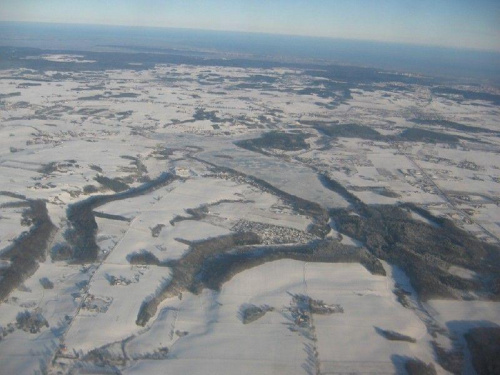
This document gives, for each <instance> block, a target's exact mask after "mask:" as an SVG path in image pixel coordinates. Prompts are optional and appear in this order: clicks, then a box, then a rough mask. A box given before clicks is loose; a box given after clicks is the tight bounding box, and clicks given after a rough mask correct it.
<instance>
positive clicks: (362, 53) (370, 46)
mask: <svg viewBox="0 0 500 375" xmlns="http://www.w3.org/2000/svg"><path fill="white" fill-rule="evenodd" d="M0 45H3V46H14V47H34V48H40V49H43V50H73V51H78V50H80V51H85V50H88V51H103V50H105V49H106V47H109V46H110V45H114V46H120V47H122V48H123V47H141V48H142V52H146V50H145V49H144V48H149V49H171V48H173V49H178V50H189V49H191V50H197V51H205V52H206V51H212V52H219V53H230V54H241V55H242V56H246V55H248V56H254V57H263V58H268V57H273V58H285V59H290V58H291V59H297V58H299V59H315V60H324V61H328V62H331V63H336V64H339V63H340V64H348V65H356V66H367V67H374V68H378V69H389V70H395V71H400V72H409V73H420V74H430V75H438V76H454V77H464V78H466V77H478V78H488V79H490V80H493V81H496V80H498V77H499V76H500V53H498V52H491V51H477V50H471V49H457V48H451V47H449V48H444V47H436V46H421V45H413V44H404V43H394V42H377V41H362V40H348V39H339V38H335V39H334V38H323V37H310V36H297V35H279V34H263V33H250V32H240V31H215V30H200V29H183V28H157V27H142V26H139V27H132V26H112V25H106V26H104V25H87V24H64V23H31V22H2V21H0ZM150 52H151V51H150ZM157 52H158V51H157Z"/></svg>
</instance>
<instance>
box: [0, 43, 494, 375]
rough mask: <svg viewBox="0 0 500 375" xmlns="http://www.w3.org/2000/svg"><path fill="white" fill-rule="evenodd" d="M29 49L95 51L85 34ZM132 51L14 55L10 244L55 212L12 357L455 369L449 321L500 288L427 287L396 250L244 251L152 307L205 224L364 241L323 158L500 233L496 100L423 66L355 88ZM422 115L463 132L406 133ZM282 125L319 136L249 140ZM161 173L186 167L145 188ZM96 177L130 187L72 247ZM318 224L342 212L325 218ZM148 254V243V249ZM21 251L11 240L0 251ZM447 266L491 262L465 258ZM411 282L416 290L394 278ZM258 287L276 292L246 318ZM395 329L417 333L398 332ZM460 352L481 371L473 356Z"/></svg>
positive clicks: (367, 199)
mask: <svg viewBox="0 0 500 375" xmlns="http://www.w3.org/2000/svg"><path fill="white" fill-rule="evenodd" d="M28 59H30V60H31V59H38V60H43V61H46V62H51V63H52V62H55V63H57V64H59V63H60V64H70V63H73V64H74V63H76V64H77V65H78V66H83V67H85V66H90V65H94V64H97V63H98V62H97V61H95V60H89V59H87V58H86V57H85V56H84V55H80V54H59V53H58V54H42V55H40V56H30V57H28ZM130 64H134V65H130V66H129V67H128V68H127V69H110V70H99V69H95V70H92V71H90V70H89V71H86V70H83V69H85V68H78V69H76V68H75V69H74V71H64V72H59V71H57V70H53V71H52V70H46V71H35V70H27V69H10V70H3V71H0V78H1V79H0V176H1V178H0V255H2V256H4V254H8V251H9V249H10V248H11V247H12V246H13V245H15V244H16V241H18V240H20V239H22V238H23V236H26V235H27V234H28V232H29V231H32V230H33V229H34V228H35V229H36V225H37V223H36V222H31V221H30V217H29V215H28V213H27V211H26V210H27V208H26V207H27V206H28V202H32V201H36V200H41V201H43V202H44V204H45V205H46V208H47V213H48V217H49V218H50V221H51V222H52V223H53V224H54V226H55V229H54V233H52V234H51V235H50V236H49V238H48V240H47V244H46V247H47V249H46V251H45V253H46V257H45V259H39V260H38V261H37V266H36V267H35V268H34V269H33V270H32V271H30V274H29V275H26V277H25V278H24V279H23V280H22V281H21V282H20V283H19V284H18V285H16V286H15V288H13V290H12V291H11V292H10V293H8V295H7V297H6V298H5V299H4V300H3V301H2V302H1V303H0V336H1V340H0V373H6V374H7V373H9V374H10V373H19V374H24V373H26V374H29V373H49V374H59V373H63V374H64V373H99V371H101V373H102V372H104V371H114V372H115V373H118V372H121V373H124V374H167V373H168V374H337V373H339V374H340V373H344V374H345V373H349V374H351V373H356V374H357V373H388V374H393V373H404V364H405V362H406V361H407V360H408V359H414V358H418V359H419V360H421V361H423V362H425V363H426V364H430V363H432V364H433V365H434V367H435V369H436V371H437V373H440V374H441V373H442V374H445V373H447V372H446V370H445V369H444V368H443V367H442V364H441V363H440V362H439V359H438V358H437V356H436V353H435V351H434V348H433V343H432V342H433V341H434V340H438V341H439V344H440V345H442V346H446V347H452V346H453V343H454V342H457V340H458V341H460V340H459V339H457V340H456V337H455V336H457V337H461V335H463V334H464V333H465V332H466V331H467V330H469V329H470V328H472V327H476V326H492V327H494V326H497V325H499V324H500V320H499V316H500V310H499V306H500V305H499V303H498V302H491V301H484V300H479V301H465V300H457V301H443V300H430V301H427V303H426V304H421V303H420V301H419V299H418V296H417V295H416V292H415V291H414V290H413V289H412V286H411V285H410V282H409V279H408V278H407V276H406V275H405V274H404V272H403V271H402V270H401V269H399V268H397V267H395V266H394V265H391V264H387V263H384V267H385V269H386V271H387V275H386V276H381V275H375V274H371V273H370V272H368V271H367V269H366V268H365V267H363V266H362V265H361V264H358V263H322V262H317V263H311V262H303V261H297V260H291V259H281V260H273V261H269V262H267V263H266V262H263V264H259V265H258V266H255V267H250V268H248V269H245V270H239V272H237V273H236V274H235V275H232V278H230V280H229V281H227V282H226V283H224V284H223V285H222V287H221V289H220V290H211V289H207V288H205V289H203V290H202V291H201V292H200V293H199V294H193V293H191V292H189V291H186V292H183V293H182V294H180V295H179V297H171V298H166V299H164V300H162V301H161V303H160V304H159V306H158V310H157V311H156V313H155V314H154V316H153V317H152V319H150V320H149V321H148V322H147V324H146V325H145V326H140V325H138V324H137V323H136V320H137V319H138V313H139V311H140V310H141V308H142V306H143V305H144V304H145V303H146V302H148V301H149V300H151V299H153V298H155V297H157V296H158V295H160V294H161V291H162V290H163V289H164V288H165V286H167V285H169V283H170V282H171V281H172V278H173V277H174V276H173V274H174V273H173V271H172V270H173V269H174V266H175V265H176V264H178V263H176V262H180V261H182V260H183V259H185V257H186V256H187V255H188V254H189V253H190V251H192V249H193V246H194V245H196V244H199V243H202V244H203V243H204V242H203V241H206V240H207V239H214V238H215V239H217V238H220V237H223V236H228V235H230V234H234V233H235V232H244V231H245V232H248V231H250V232H256V233H257V234H258V235H259V236H260V238H261V240H262V244H263V245H262V246H267V245H269V244H271V245H277V244H279V245H282V246H289V245H297V244H301V245H303V244H307V243H314V241H319V240H321V239H322V238H323V237H324V238H327V239H330V240H332V241H334V240H335V238H338V239H339V240H340V242H341V243H342V244H344V245H353V246H357V247H363V246H365V244H364V243H362V242H361V241H359V240H356V239H354V238H351V237H349V236H347V235H345V234H342V233H339V232H337V231H336V225H335V223H334V222H333V220H332V219H331V218H330V217H329V216H328V215H329V211H328V210H336V209H339V210H340V209H349V208H350V207H351V206H352V198H350V197H349V196H347V195H346V194H342V192H339V191H334V190H335V189H332V188H331V187H329V186H328V185H327V184H325V182H324V180H322V179H321V177H322V176H328V177H329V178H330V179H332V180H334V181H337V182H339V183H340V184H341V186H343V187H345V189H346V190H347V191H348V193H349V194H352V195H353V196H354V197H357V198H359V199H360V201H362V202H364V203H366V204H368V205H379V204H389V205H397V204H400V203H414V204H416V205H417V206H418V207H420V208H424V209H426V210H428V211H429V212H430V213H431V214H433V215H435V216H438V217H444V218H448V219H450V220H451V221H452V222H453V223H454V224H455V225H457V226H458V227H460V228H462V229H464V230H466V231H467V233H472V234H473V235H474V236H476V237H477V238H480V239H482V240H484V241H487V242H489V243H497V244H498V241H499V238H500V210H499V209H498V206H499V204H500V188H499V187H500V168H499V166H500V153H499V151H500V137H499V132H500V128H498V118H499V116H500V110H499V108H498V106H496V105H493V104H490V103H489V102H486V101H482V100H465V99H464V100H461V101H458V100H453V98H450V97H446V96H442V95H435V94H433V91H432V87H431V86H425V85H422V86H421V85H419V84H404V83H398V85H400V86H401V89H398V90H396V89H393V88H394V84H393V83H391V82H385V83H377V84H375V83H371V84H368V83H367V84H359V85H358V86H357V87H356V88H355V89H354V88H351V90H350V97H348V98H343V97H341V95H343V94H342V93H343V88H339V89H332V92H333V93H334V94H332V93H330V96H329V95H323V94H322V93H320V94H321V95H320V94H318V93H317V92H315V91H314V90H317V89H318V87H323V88H324V87H326V86H321V85H318V82H322V80H323V81H324V82H325V84H326V82H329V79H327V78H321V77H313V76H310V75H308V73H306V72H305V71H304V70H302V69H292V68H290V69H288V68H280V67H276V68H264V67H262V68H257V67H248V68H241V67H231V66H217V65H213V66H202V65H200V66H197V65H187V64H158V65H156V66H155V67H154V68H151V69H139V67H140V66H141V65H140V64H141V63H136V62H131V63H130ZM135 68H137V70H136V69H135ZM88 69H90V68H88ZM263 82H264V83H263ZM332 82H333V80H332ZM332 82H330V83H331V84H332V85H333V83H332ZM385 85H387V87H386V86H385ZM391 87H392V88H391ZM306 89H311V90H312V92H311V93H308V92H307V90H306ZM302 90H305V92H302ZM415 119H434V120H436V119H437V120H443V119H445V120H447V121H451V122H456V123H460V124H462V123H463V124H467V125H468V126H470V127H472V128H473V129H475V128H478V129H479V128H480V129H482V130H479V131H477V132H473V133H472V132H470V129H469V132H468V131H465V130H460V129H459V128H457V129H450V128H446V127H445V126H441V125H440V126H441V128H439V126H434V125H428V124H427V125H425V124H424V125H422V124H418V123H417V122H415ZM312 123H314V124H315V123H320V124H328V125H338V124H359V125H363V126H366V127H368V128H370V129H372V130H375V131H377V132H378V133H379V135H380V137H376V139H370V137H363V136H356V135H345V134H344V135H341V136H338V137H336V136H331V137H330V136H326V135H325V134H323V133H322V132H321V131H320V130H318V128H317V127H316V126H315V125H311V124H312ZM415 128H419V129H425V130H432V131H438V130H440V131H443V132H445V133H446V134H448V135H450V136H455V137H459V138H457V139H458V140H457V141H456V142H455V141H453V142H428V141H426V140H422V139H421V140H416V141H409V140H407V139H405V138H404V137H402V136H401V134H403V133H404V131H405V130H408V129H415ZM268 132H277V133H287V134H288V135H296V134H297V133H300V134H302V135H305V140H304V144H301V143H300V142H299V143H298V144H299V146H298V147H296V148H294V146H295V145H293V144H285V145H283V144H279V142H278V144H275V145H271V146H267V147H266V146H263V147H262V148H261V149H254V150H250V149H248V148H243V147H240V146H241V143H238V142H240V141H242V140H249V139H256V138H259V137H260V136H261V135H262V134H265V133H268ZM163 173H170V174H171V175H172V176H175V180H173V181H170V182H169V183H165V184H162V185H160V186H154V187H153V188H151V189H149V190H148V189H146V190H144V191H141V193H140V194H135V195H134V194H133V192H134V188H138V187H139V188H140V187H144V186H147V185H148V184H149V183H150V182H151V181H153V182H154V181H155V180H156V179H157V178H159V177H160V176H162V174H163ZM121 191H125V194H128V193H130V192H132V194H130V195H129V196H120V195H119V194H120V192H121ZM115 194H116V195H115ZM101 196H112V197H114V198H116V199H115V200H109V201H106V202H104V203H102V204H98V205H96V206H93V207H91V209H90V211H89V212H93V214H92V215H93V217H92V220H95V225H96V227H95V231H94V232H92V236H91V237H92V239H95V243H96V245H97V255H96V257H95V259H93V260H92V261H89V262H83V263H80V262H75V261H74V260H73V259H71V257H69V258H62V259H61V258H58V257H57V254H59V253H58V252H61V253H62V254H63V255H64V251H66V250H65V249H68V248H71V249H72V250H74V247H76V245H74V243H73V242H71V241H72V237H71V236H72V235H74V231H75V223H74V222H72V221H71V218H70V217H69V216H68V207H74V206H72V205H75V204H76V203H80V204H81V203H82V202H87V201H86V200H87V199H92V197H101ZM97 199H100V198H97ZM411 215H412V217H413V218H414V219H415V220H419V221H420V222H422V223H425V224H427V225H430V226H433V225H436V223H434V222H432V220H430V219H428V218H426V217H424V216H422V215H419V214H418V213H417V212H413V211H411ZM321 225H323V227H322V228H324V227H326V228H329V226H331V227H332V229H331V231H330V232H328V230H327V233H323V234H321V233H318V231H315V229H317V227H320V226H321ZM72 231H73V232H72ZM80 234H81V233H80ZM80 234H79V233H78V232H77V235H80ZM252 246H253V245H252ZM245 249H247V248H245ZM248 249H253V247H251V246H248ZM233 250H234V249H229V250H227V252H231V251H233ZM240 250H241V249H240ZM207 251H208V250H207ZM249 251H250V250H249ZM137 254H143V255H144V254H147V255H148V256H150V258H149V259H153V261H152V262H150V263H149V264H142V263H141V262H138V263H135V264H134V263H133V262H131V257H132V256H134V255H137ZM11 263H12V259H8V258H6V257H2V259H1V261H0V271H2V270H5V269H8V267H9V266H10V265H11ZM146 263H147V262H146ZM449 272H450V273H451V274H453V275H455V276H457V277H459V278H461V279H463V280H469V281H472V280H476V279H477V278H479V276H478V274H477V273H475V271H473V270H471V269H467V268H465V267H455V266H452V267H450V269H449ZM195 276H197V275H195ZM2 277H3V276H2ZM47 280H48V281H49V282H47ZM0 281H2V279H1V278H0ZM51 284H52V285H51ZM401 285H403V287H404V290H405V291H406V293H407V294H408V295H407V298H408V300H409V301H410V302H409V304H408V305H407V306H406V307H405V306H404V303H401V301H400V300H398V298H397V294H396V293H395V291H397V290H399V289H398V288H400V287H401ZM294 295H304V296H308V297H310V298H311V299H313V300H322V301H323V302H324V303H325V304H327V305H331V304H338V305H340V306H341V307H342V308H343V312H342V313H334V314H330V315H321V314H316V313H314V312H307V311H306V312H305V313H304V314H306V315H307V316H306V318H307V319H306V318H304V319H306V320H305V322H302V321H298V317H297V316H296V315H294V314H295V313H294V311H295V310H294V309H295V308H296V306H295V305H294V304H296V300H294ZM249 305H254V306H257V307H265V309H268V308H269V311H267V312H266V313H265V315H263V316H262V317H260V318H259V319H257V320H255V321H253V322H251V323H248V324H244V323H245V322H244V321H243V320H244V319H243V318H242V314H243V311H244V308H245V306H249ZM294 306H295V307H294ZM25 311H27V312H29V313H31V314H33V316H38V315H36V314H40V316H42V317H43V319H45V320H46V323H47V325H45V324H42V325H41V326H40V327H39V331H38V330H36V329H35V330H34V331H33V332H30V330H29V329H27V330H23V327H22V324H21V323H20V321H19V319H20V316H21V315H22V313H24V312H25ZM301 319H302V318H301ZM299 320H300V319H299ZM436 327H438V328H439V330H438V329H436ZM433 330H434V331H439V334H438V338H436V337H433V336H432V333H433V332H434V331H433ZM384 331H394V332H397V333H398V334H401V335H405V336H408V337H409V338H411V339H414V341H415V342H410V341H411V340H410V341H408V340H407V341H404V340H403V341H401V340H389V339H387V338H386V337H385V336H384V334H383V332H384ZM460 342H461V343H462V345H463V346H464V345H465V344H464V341H463V340H462V341H460ZM466 358H467V361H469V360H470V358H469V357H466ZM465 366H466V367H464V368H466V369H467V371H471V369H472V367H471V365H470V361H469V362H467V364H466V365H465Z"/></svg>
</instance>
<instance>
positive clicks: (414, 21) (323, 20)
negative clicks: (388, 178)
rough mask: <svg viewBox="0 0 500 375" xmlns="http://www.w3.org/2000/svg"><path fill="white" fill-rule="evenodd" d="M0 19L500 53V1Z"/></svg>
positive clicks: (45, 9) (21, 5) (15, 5)
mask: <svg viewBox="0 0 500 375" xmlns="http://www.w3.org/2000/svg"><path fill="white" fill-rule="evenodd" d="M0 20H1V21H27V22H55V23H89V24H109V25H131V26H152V27H176V28H196V29H210V30H234V31H248V32H263V33H277V34H294V35H308V36H325V37H332V38H343V39H361V40H376V41H385V42H398V43H414V44H424V45H438V46H446V47H459V48H477V49H487V50H495V51H500V0H475V1H474V0H413V1H407V0H300V1H299V0H246V1H243V0H64V1H63V0H0Z"/></svg>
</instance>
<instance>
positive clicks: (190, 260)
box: [136, 233, 260, 326]
mask: <svg viewBox="0 0 500 375" xmlns="http://www.w3.org/2000/svg"><path fill="white" fill-rule="evenodd" d="M257 243H260V238H259V237H258V236H257V235H256V234H254V233H234V234H230V235H227V236H221V237H216V238H210V239H208V240H204V241H200V242H195V243H192V244H191V246H190V249H189V251H188V253H187V254H186V255H184V256H183V257H182V258H181V259H179V260H177V261H171V262H168V263H167V264H165V266H169V267H171V268H172V279H171V281H170V282H169V283H168V284H166V285H164V286H163V287H162V288H161V289H160V290H159V291H158V292H157V293H156V295H154V296H153V297H152V298H150V299H148V300H146V301H144V302H143V303H142V306H141V308H140V310H139V313H138V316H137V321H136V324H137V325H140V326H145V325H146V323H147V322H148V321H149V319H151V317H153V316H154V315H155V314H156V310H157V309H158V305H159V304H160V303H161V302H162V301H163V300H165V299H167V298H170V297H174V296H179V295H181V293H182V292H185V291H187V290H189V287H190V286H191V285H192V284H193V283H194V282H195V277H196V274H197V273H198V272H199V267H200V265H201V264H202V263H203V261H204V259H206V258H207V257H210V256H213V255H215V254H218V253H223V252H225V251H228V250H230V249H232V248H234V247H237V246H243V245H251V244H257Z"/></svg>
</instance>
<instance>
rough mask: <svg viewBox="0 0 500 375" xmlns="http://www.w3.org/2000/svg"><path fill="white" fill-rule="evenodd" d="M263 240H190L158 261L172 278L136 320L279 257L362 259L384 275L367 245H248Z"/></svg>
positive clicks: (242, 236) (244, 236)
mask: <svg viewBox="0 0 500 375" xmlns="http://www.w3.org/2000/svg"><path fill="white" fill-rule="evenodd" d="M260 242H261V240H260V238H259V236H258V235H256V234H255V233H251V232H239V233H234V234H230V235H227V236H221V237H216V238H211V239H208V240H204V241H200V242H196V243H194V244H191V247H190V249H189V251H188V253H187V254H186V255H185V256H183V257H182V258H181V259H179V260H176V261H169V262H167V263H165V264H158V263H156V262H155V263H156V264H157V265H161V266H168V267H171V269H172V278H171V281H170V282H169V283H168V284H166V285H165V286H164V287H163V288H162V289H160V290H159V291H158V293H156V295H155V296H154V297H152V298H150V299H148V300H146V301H144V303H143V304H142V306H141V308H140V311H139V314H138V316H137V321H136V324H137V325H140V326H144V325H146V324H147V322H148V321H149V319H151V317H153V316H154V315H155V314H156V311H157V308H158V305H159V304H160V303H161V302H162V301H163V300H165V299H167V298H171V297H176V296H181V295H182V293H183V292H186V291H189V292H191V293H194V294H199V293H201V292H202V290H203V289H206V288H208V289H212V290H220V288H221V286H222V285H223V284H224V283H225V282H227V281H228V280H230V279H231V278H232V277H233V276H234V275H236V274H238V273H240V272H243V271H245V270H247V269H249V268H252V267H256V266H258V265H261V264H264V263H267V262H271V261H275V260H280V259H294V260H300V261H304V262H327V263H340V262H342V263H361V264H362V265H363V266H365V267H366V268H367V269H368V270H369V271H370V272H372V273H373V274H378V275H385V270H384V268H383V266H382V264H381V263H380V261H379V260H378V259H377V258H375V257H374V256H373V255H372V254H370V253H369V252H368V251H367V250H366V249H363V248H357V247H353V246H346V245H342V244H340V243H339V242H338V241H336V240H318V241H313V242H311V243H309V244H305V245H294V246H286V245H282V246H248V245H257V244H259V243H260ZM143 258H145V257H144V256H143ZM135 259H137V258H134V260H135Z"/></svg>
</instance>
